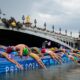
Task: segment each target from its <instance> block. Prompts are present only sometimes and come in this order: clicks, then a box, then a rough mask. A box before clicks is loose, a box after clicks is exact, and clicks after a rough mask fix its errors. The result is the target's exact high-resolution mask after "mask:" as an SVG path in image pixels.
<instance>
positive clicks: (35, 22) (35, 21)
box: [34, 19, 37, 27]
mask: <svg viewBox="0 0 80 80" xmlns="http://www.w3.org/2000/svg"><path fill="white" fill-rule="evenodd" d="M34 24H35V26H34V27H36V24H37V20H36V19H34Z"/></svg>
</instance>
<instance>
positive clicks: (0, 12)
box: [0, 9, 2, 19]
mask: <svg viewBox="0 0 80 80" xmlns="http://www.w3.org/2000/svg"><path fill="white" fill-rule="evenodd" d="M1 14H2V11H1V9H0V19H1Z"/></svg>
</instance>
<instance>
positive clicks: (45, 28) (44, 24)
mask: <svg viewBox="0 0 80 80" xmlns="http://www.w3.org/2000/svg"><path fill="white" fill-rule="evenodd" d="M44 30H46V22H45V23H44Z"/></svg>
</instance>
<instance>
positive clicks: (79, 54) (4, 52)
mask: <svg viewBox="0 0 80 80" xmlns="http://www.w3.org/2000/svg"><path fill="white" fill-rule="evenodd" d="M12 52H16V54H14V56H19V57H20V58H22V57H23V56H26V59H27V58H28V57H32V58H33V59H35V60H36V61H37V63H38V64H39V65H40V66H41V67H42V68H44V69H47V68H46V66H45V65H44V63H43V62H42V58H43V57H44V56H46V55H48V56H50V57H51V58H52V59H53V60H55V61H57V62H58V63H59V64H62V62H63V60H62V57H63V56H66V57H68V58H69V59H71V60H72V61H73V62H75V63H78V60H77V58H80V50H70V49H65V48H60V49H58V48H56V47H52V48H45V47H43V48H38V47H28V46H27V45H25V44H17V45H15V46H4V45H0V56H1V57H5V58H6V59H7V60H8V61H10V62H12V63H13V64H15V65H16V66H17V67H18V68H19V69H23V66H22V65H21V64H20V63H18V62H17V61H15V60H14V58H13V57H12V55H13V53H12Z"/></svg>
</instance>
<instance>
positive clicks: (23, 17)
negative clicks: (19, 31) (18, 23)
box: [22, 15, 25, 24]
mask: <svg viewBox="0 0 80 80" xmlns="http://www.w3.org/2000/svg"><path fill="white" fill-rule="evenodd" d="M22 20H23V24H24V20H25V16H24V15H23V16H22Z"/></svg>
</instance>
